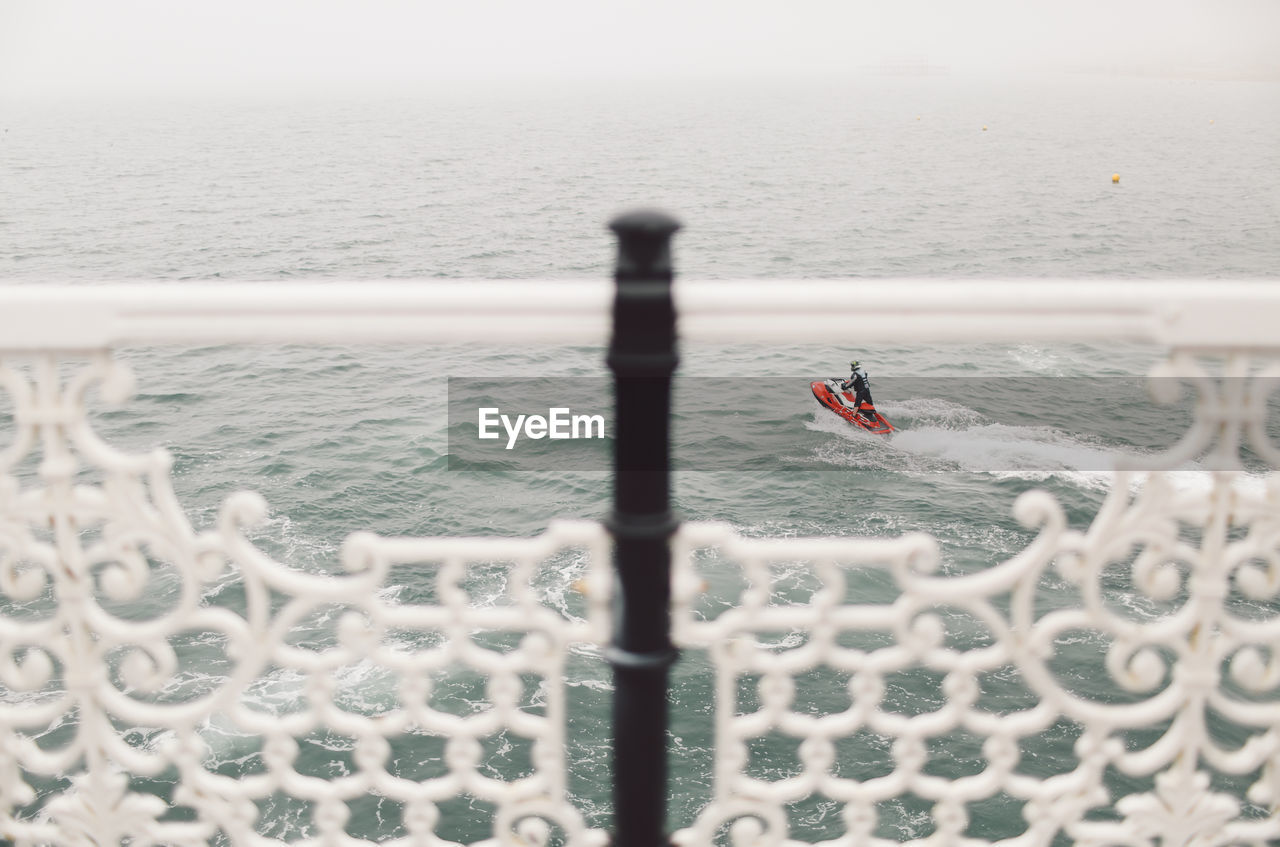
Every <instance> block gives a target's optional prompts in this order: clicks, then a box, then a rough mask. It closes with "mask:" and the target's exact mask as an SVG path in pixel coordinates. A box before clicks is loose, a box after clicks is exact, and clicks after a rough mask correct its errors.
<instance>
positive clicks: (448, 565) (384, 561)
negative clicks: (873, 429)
mask: <svg viewBox="0 0 1280 847" xmlns="http://www.w3.org/2000/svg"><path fill="white" fill-rule="evenodd" d="M0 386H3V388H4V390H5V391H7V393H8V396H9V397H10V398H11V399H12V403H13V407H14V414H13V417H14V430H13V432H14V434H13V438H12V440H11V441H9V443H8V445H7V446H6V447H3V449H2V451H0V840H4V841H5V842H6V843H14V844H20V845H27V844H88V843H95V844H97V843H125V842H128V841H130V840H133V841H135V842H138V843H165V844H192V845H195V844H200V845H204V844H208V843H209V842H210V840H217V839H227V840H229V841H230V842H231V843H235V844H250V843H254V844H259V843H286V842H288V841H293V840H297V839H301V838H309V837H315V838H320V839H322V840H324V841H326V843H334V844H358V843H361V844H362V843H368V842H366V841H363V840H361V839H360V838H357V837H354V836H352V835H349V834H348V833H347V831H346V825H347V822H348V818H349V815H350V810H349V804H350V803H352V802H357V801H362V800H365V799H367V798H369V797H374V798H379V802H383V803H385V804H387V808H388V809H392V810H393V811H394V813H395V814H396V815H397V816H398V819H399V821H400V824H399V826H400V828H401V830H402V832H403V833H404V835H403V837H402V838H401V839H400V841H402V842H403V843H406V844H408V843H444V842H442V841H440V839H439V837H438V836H437V835H435V834H434V831H435V828H436V825H437V823H439V821H440V819H441V811H440V807H441V805H442V804H446V803H448V802H451V801H453V800H454V799H455V798H460V797H464V796H465V797H471V798H474V799H476V800H479V801H482V802H484V803H489V804H492V805H493V807H494V808H495V810H496V819H495V821H494V823H493V826H492V827H491V828H490V831H489V833H488V834H487V835H486V834H484V833H483V832H482V833H480V834H479V835H478V836H476V837H475V838H474V839H470V840H471V841H472V843H481V844H489V845H497V844H505V845H515V844H518V843H521V839H522V838H526V840H527V837H529V836H531V835H536V832H537V830H538V828H537V826H536V825H531V824H528V823H526V822H522V821H525V820H526V819H533V818H531V816H536V818H537V819H545V820H551V821H554V823H555V825H556V827H557V828H558V830H559V831H560V832H561V833H562V834H563V837H564V841H565V843H567V844H571V845H583V847H592V845H598V844H601V843H602V842H603V839H604V836H603V833H601V832H600V831H598V830H594V829H590V828H588V827H587V826H586V824H585V823H584V820H583V818H582V815H581V813H580V812H579V811H578V810H577V809H576V808H575V807H574V806H573V804H572V803H571V802H570V799H569V797H568V795H567V789H566V774H565V761H564V746H565V744H564V723H565V694H564V663H565V657H566V655H567V653H568V650H569V647H570V646H571V645H575V644H582V643H587V644H596V643H600V642H601V641H602V640H603V639H604V637H605V632H606V631H607V625H606V623H605V618H604V615H605V609H606V608H607V603H608V596H609V590H610V582H609V580H608V576H607V574H608V563H609V555H608V551H609V542H608V538H607V535H606V534H605V532H604V531H603V529H602V528H601V527H599V526H597V525H595V524H586V523H569V522H564V523H554V524H552V525H551V526H550V527H549V529H548V531H547V532H546V533H545V534H543V535H541V536H538V537H535V538H524V539H383V538H377V537H374V536H371V535H357V536H353V537H352V538H350V539H349V540H348V543H347V545H346V547H345V549H344V557H343V564H344V565H345V567H346V570H347V573H346V574H345V575H342V576H329V575H319V574H309V573H304V572H300V571H297V570H293V569H291V568H289V567H287V566H285V565H283V564H280V563H278V562H275V561H273V560H271V559H270V558H269V557H268V556H266V555H264V554H263V553H262V552H261V551H259V550H258V549H257V548H256V547H255V546H254V545H253V544H252V543H251V542H250V541H249V540H248V539H247V538H246V535H245V533H246V530H247V529H248V528H250V527H252V526H253V525H255V524H256V523H258V522H259V521H261V520H262V519H263V518H264V517H265V516H266V504H265V502H263V501H262V499H261V498H260V497H258V496H257V495H254V494H246V493H242V494H237V495H234V496H232V497H231V498H229V499H228V500H227V502H226V503H225V505H224V506H223V508H222V510H221V513H220V517H219V521H218V525H217V528H216V529H215V530H213V531H209V532H205V533H201V534H197V533H195V532H194V530H193V529H192V527H191V525H190V523H189V522H188V520H187V518H186V516H185V514H184V513H183V511H182V509H181V507H180V506H179V504H178V501H177V498H176V497H175V496H174V493H173V490H172V487H171V485H170V481H169V470H170V459H169V457H168V455H167V454H165V453H164V452H163V451H159V450H156V451H153V452H150V453H147V454H144V455H131V454H128V453H124V452H121V451H119V450H116V449H115V448H113V447H111V446H110V445H108V444H106V443H105V442H104V441H102V440H101V439H100V438H99V437H98V436H97V434H96V433H95V432H94V431H93V430H92V428H91V426H90V423H89V418H88V415H87V413H86V409H85V399H86V395H87V393H88V392H89V391H90V390H91V389H93V388H95V387H96V388H98V389H99V390H100V392H101V394H102V396H103V397H104V399H106V400H107V401H108V402H121V401H123V400H124V399H126V398H127V397H128V396H129V394H130V393H131V386H132V379H131V377H130V374H129V372H128V370H127V368H125V367H124V366H123V365H122V364H121V363H119V362H117V361H115V360H113V359H112V358H111V357H110V356H109V355H108V354H105V353H104V354H101V355H98V356H95V357H93V358H92V360H91V361H89V362H88V364H87V365H83V366H79V367H73V366H71V365H70V364H67V363H60V362H59V361H58V360H57V359H56V358H54V357H53V356H44V357H40V358H37V359H35V360H33V361H32V362H30V363H29V364H26V365H25V366H24V365H16V364H12V363H7V362H0ZM405 564H414V565H415V566H416V572H415V574H414V580H413V582H414V585H415V586H416V588H415V589H414V590H413V591H409V590H400V589H403V588H404V586H403V585H397V584H396V580H397V579H400V578H401V577H402V576H403V572H404V570H407V569H404V570H402V571H401V572H399V573H400V576H397V575H395V574H393V571H394V569H395V568H396V566H398V565H405ZM549 564H550V565H554V566H555V567H554V568H551V567H549ZM473 567H478V568H479V569H481V570H484V572H485V573H487V574H489V575H490V576H491V577H492V580H491V585H488V586H486V587H485V590H484V591H483V592H480V591H478V590H477V586H476V585H474V584H473V582H472V580H471V576H470V574H471V572H472V569H473ZM551 570H554V572H555V574H557V578H564V577H565V576H566V575H569V576H570V577H571V576H572V575H575V574H576V575H579V576H580V577H581V578H582V579H584V580H586V582H587V583H588V585H589V590H588V592H587V596H588V598H589V599H588V600H587V601H585V604H584V607H583V608H581V609H579V613H578V614H573V615H570V614H567V613H563V612H562V611H561V610H560V609H558V608H553V607H552V606H550V605H548V602H547V591H548V586H547V585H546V584H545V581H546V580H545V576H546V573H547V572H548V571H551ZM229 587H230V588H229ZM223 594H227V595H231V596H232V599H231V600H223V599H219V598H221V597H222V595H223ZM345 679H351V680H355V682H344V680H345ZM370 681H375V682H377V683H378V684H379V685H381V688H380V689H379V693H378V696H371V695H369V688H370ZM455 683H456V684H459V685H462V684H465V685H469V686H471V688H472V689H474V690H475V691H477V692H479V694H478V695H477V698H476V699H475V700H474V701H473V702H472V703H471V706H470V708H468V709H466V710H459V709H457V708H452V709H451V708H449V707H447V706H444V705H442V700H441V698H440V697H439V696H438V693H439V691H440V689H441V687H442V686H444V685H448V684H455ZM469 690H471V689H469ZM317 738H319V739H321V740H323V741H324V743H326V744H329V746H330V748H331V749H337V750H340V751H344V752H341V755H340V756H339V757H338V758H339V761H338V764H339V765H341V767H343V768H345V774H344V775H341V776H338V777H335V778H322V777H319V776H317V775H314V774H312V773H310V772H309V770H308V767H309V766H308V764H307V751H308V750H312V749H315V748H316V743H317V742H316V739H317ZM494 739H500V740H502V741H503V742H504V743H505V744H506V745H507V746H509V747H515V748H520V749H524V750H525V751H526V754H527V762H526V766H525V768H524V770H523V772H522V775H520V776H519V777H512V778H505V777H499V776H496V775H495V772H494V771H493V770H492V769H491V768H488V767H486V766H485V765H486V757H487V755H488V753H487V752H486V745H487V744H488V745H490V746H492V742H493V741H494ZM218 744H224V745H225V744H230V745H233V746H235V745H240V746H241V747H243V750H242V751H240V752H239V753H237V754H236V755H238V756H239V757H240V758H241V759H242V760H252V761H253V762H255V763H256V768H254V769H251V771H252V772H251V773H249V774H248V775H241V776H239V777H238V778H236V777H232V776H229V775H226V774H224V773H222V772H220V770H219V764H220V763H221V762H223V761H225V760H226V757H227V755H230V754H227V753H226V752H225V751H223V753H222V754H221V755H216V754H215V753H216V751H215V750H214V747H215V746H217V745H218ZM414 751H419V752H420V753H421V755H419V756H418V757H417V758H416V759H414V760H413V761H412V762H411V763H408V764H406V761H405V760H406V756H407V755H409V754H412V753H414ZM310 767H314V766H310ZM131 779H142V780H150V781H151V782H150V788H149V789H146V790H141V789H135V788H131V785H130V780H131ZM281 796H285V797H291V798H294V801H295V802H296V803H298V804H301V806H299V808H300V809H302V810H303V812H302V814H301V820H302V821H303V822H302V823H301V824H300V825H298V826H297V827H295V828H294V829H292V830H290V831H287V832H284V831H279V832H274V833H266V834H264V832H263V831H262V828H263V826H264V823H269V822H264V820H263V812H262V810H263V808H264V806H265V805H267V804H270V803H273V802H275V800H274V799H273V798H278V797H281ZM175 807H176V808H179V809H182V810H184V811H183V812H182V813H181V814H178V815H174V814H172V810H173V809H174V808H175ZM308 809H309V812H308V811H307V810H308ZM531 827H532V828H531Z"/></svg>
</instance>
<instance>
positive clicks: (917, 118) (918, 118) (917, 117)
mask: <svg viewBox="0 0 1280 847" xmlns="http://www.w3.org/2000/svg"><path fill="white" fill-rule="evenodd" d="M916 120H920V116H919V115H916ZM1209 123H1213V121H1209Z"/></svg>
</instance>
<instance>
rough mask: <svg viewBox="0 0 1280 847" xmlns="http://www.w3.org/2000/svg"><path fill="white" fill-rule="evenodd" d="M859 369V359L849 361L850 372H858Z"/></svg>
mask: <svg viewBox="0 0 1280 847" xmlns="http://www.w3.org/2000/svg"><path fill="white" fill-rule="evenodd" d="M857 369H858V360H857V359H850V360H849V370H851V371H856V370H857Z"/></svg>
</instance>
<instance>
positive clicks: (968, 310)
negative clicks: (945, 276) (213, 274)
mask: <svg viewBox="0 0 1280 847" xmlns="http://www.w3.org/2000/svg"><path fill="white" fill-rule="evenodd" d="M611 298H612V287H611V286H610V285H609V284H607V283H603V282H565V281H555V280H536V279H535V280H521V281H519V282H498V281H485V280H470V281H465V280H445V281H441V280H431V281H425V282H395V283H370V282H361V283H340V282H315V283H229V284H217V285H211V284H197V283H181V284H156V283H133V284H113V285H103V286H83V285H79V286H64V287H47V286H8V287H3V286H0V350H10V351H17V350H98V349H105V348H108V347H118V346H121V345H126V344H206V343H245V342H269V343H283V342H297V341H312V342H326V343H333V344H344V343H356V342H370V341H386V342H408V341H426V342H433V343H443V342H450V341H477V340H483V339H485V338H488V337H490V334H491V333H493V332H494V331H495V330H496V329H499V328H500V330H501V332H502V337H503V338H504V339H511V340H513V341H551V342H558V343H575V342H581V341H586V342H596V343H604V341H605V339H606V338H607V334H608V327H609V323H608V322H609V306H610V303H611ZM675 300H676V307H677V309H678V311H679V314H680V334H681V337H682V338H684V339H686V340H688V341H695V342H697V341H731V342H732V341H744V340H757V341H758V340H779V339H788V340H793V341H794V340H813V341H832V342H842V343H843V342H847V340H848V339H847V337H846V335H847V328H845V327H843V326H841V325H840V324H839V322H838V319H840V318H842V317H843V318H855V317H856V318H857V320H858V333H859V337H860V338H863V339H865V340H866V341H867V342H878V343H884V342H903V343H907V342H912V341H969V342H979V341H1009V340H1017V339H1030V340H1039V341H1046V340H1076V341H1088V340H1097V339H1101V340H1114V339H1129V340H1137V341H1149V342H1152V343H1155V344H1159V345H1162V346H1166V347H1169V348H1178V349H1184V350H1189V349H1230V350H1244V349H1252V350H1275V349H1276V348H1277V346H1280V341H1278V340H1277V338H1278V334H1277V332H1276V327H1278V326H1280V287H1277V286H1276V285H1275V283H1273V282H1268V281H1223V280H1214V281H1188V280H1140V281H1133V280H1125V281H1117V280H998V281H993V280H951V281H948V280H911V279H893V280H858V279H851V280H766V281H762V280H738V281H730V280H714V281H696V282H683V283H681V284H679V285H677V286H676V289H675Z"/></svg>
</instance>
